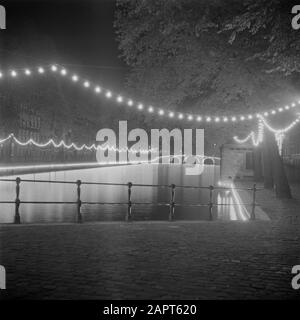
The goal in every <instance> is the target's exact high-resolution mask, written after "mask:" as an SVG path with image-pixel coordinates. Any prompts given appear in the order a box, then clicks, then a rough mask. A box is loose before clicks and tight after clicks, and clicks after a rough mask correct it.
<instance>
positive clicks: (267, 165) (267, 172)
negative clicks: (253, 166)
mask: <svg viewBox="0 0 300 320" xmlns="http://www.w3.org/2000/svg"><path fill="white" fill-rule="evenodd" d="M262 162H263V176H264V188H265V189H273V188H274V181H273V174H272V166H271V158H270V154H269V149H268V146H267V143H266V140H265V141H264V142H263V145H262Z"/></svg>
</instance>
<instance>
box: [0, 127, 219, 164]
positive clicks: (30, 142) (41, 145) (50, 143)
mask: <svg viewBox="0 0 300 320" xmlns="http://www.w3.org/2000/svg"><path fill="white" fill-rule="evenodd" d="M10 139H12V140H13V141H14V142H15V143H17V144H18V145H20V146H28V145H34V146H36V147H38V148H45V147H49V146H53V147H54V148H61V147H63V148H66V149H72V148H73V149H75V150H77V151H82V150H88V151H96V150H98V149H100V150H102V151H107V150H109V151H115V152H129V153H134V154H137V153H140V154H149V153H150V152H155V153H156V152H157V149H156V148H149V149H146V150H145V149H139V150H136V149H133V148H128V147H125V148H121V149H119V148H116V147H114V146H109V145H108V144H103V145H98V146H96V145H95V144H92V145H90V146H87V145H86V144H83V145H81V146H77V145H76V144H75V143H71V144H66V143H65V142H64V141H63V140H61V141H60V142H59V143H55V141H54V140H53V139H49V140H48V141H47V142H45V143H38V142H36V141H34V140H33V139H28V140H27V141H25V142H22V141H20V140H19V139H17V138H16V137H15V136H14V134H13V133H11V134H10V135H9V136H7V137H6V138H4V139H2V140H0V145H1V144H4V143H5V142H7V141H8V140H10ZM180 157H183V159H184V161H185V160H187V158H188V157H189V155H186V154H180V155H176V154H175V155H170V156H158V157H156V158H155V159H152V160H151V161H150V162H156V161H157V160H158V159H162V158H174V159H179V158H180ZM195 158H196V161H197V163H202V164H203V163H204V160H206V159H211V160H220V158H219V157H215V156H205V155H195ZM142 162H149V161H148V160H147V161H136V163H142Z"/></svg>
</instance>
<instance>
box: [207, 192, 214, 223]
mask: <svg viewBox="0 0 300 320" xmlns="http://www.w3.org/2000/svg"><path fill="white" fill-rule="evenodd" d="M213 191H214V186H209V204H208V210H209V220H213Z"/></svg>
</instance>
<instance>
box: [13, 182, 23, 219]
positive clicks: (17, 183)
mask: <svg viewBox="0 0 300 320" xmlns="http://www.w3.org/2000/svg"><path fill="white" fill-rule="evenodd" d="M20 183H21V178H19V177H17V178H16V200H15V219H14V223H15V224H20V223H21V217H20V212H19V208H20V203H21V201H20Z"/></svg>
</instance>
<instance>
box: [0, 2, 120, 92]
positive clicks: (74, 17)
mask: <svg viewBox="0 0 300 320" xmlns="http://www.w3.org/2000/svg"><path fill="white" fill-rule="evenodd" d="M1 4H2V5H4V6H5V8H6V15H7V17H6V19H7V26H6V27H7V29H6V30H2V31H1V34H0V40H1V36H3V33H4V32H5V35H4V36H6V37H7V36H14V37H17V38H22V36H23V35H22V34H23V31H24V29H26V28H27V27H28V25H30V26H31V28H34V29H35V32H38V33H39V36H45V37H47V39H50V41H51V42H53V44H54V46H55V49H56V54H55V56H54V57H53V56H52V54H51V53H45V52H40V51H39V46H34V53H33V54H32V53H31V56H32V63H33V66H34V65H35V64H36V61H38V62H40V61H42V62H45V63H52V62H56V63H61V64H64V65H66V66H67V67H69V69H72V70H75V71H78V72H80V73H81V74H82V73H84V74H85V75H86V76H90V77H91V78H92V79H94V80H100V81H101V82H102V83H103V85H105V86H111V87H112V89H117V90H118V89H119V88H120V89H121V88H122V87H123V82H124V77H125V74H126V65H125V64H124V63H123V61H122V59H121V58H119V55H120V52H119V50H118V43H117V41H116V35H115V31H114V28H113V22H114V11H115V1H114V0H84V1H79V0H39V1H37V0H9V1H4V2H3V1H1ZM29 37H30V36H29ZM0 43H1V42H0ZM0 50H2V51H5V50H7V48H5V45H4V46H3V45H2V47H1V48H0ZM20 51H21V52H20V54H24V51H23V52H22V50H20ZM7 54H8V55H9V54H11V52H7ZM54 60H55V61H54ZM27 61H28V59H27Z"/></svg>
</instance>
